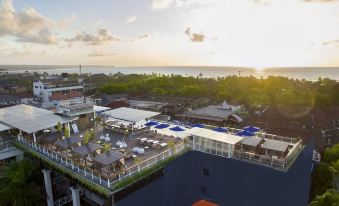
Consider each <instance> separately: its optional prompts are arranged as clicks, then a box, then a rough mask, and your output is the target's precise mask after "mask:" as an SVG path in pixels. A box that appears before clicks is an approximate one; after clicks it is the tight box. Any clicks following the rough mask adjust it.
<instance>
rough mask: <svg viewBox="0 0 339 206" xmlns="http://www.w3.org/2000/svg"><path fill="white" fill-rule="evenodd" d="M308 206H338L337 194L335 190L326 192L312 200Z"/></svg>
mask: <svg viewBox="0 0 339 206" xmlns="http://www.w3.org/2000/svg"><path fill="white" fill-rule="evenodd" d="M310 206H339V193H338V192H336V191H335V190H327V191H326V192H325V193H324V194H322V195H319V196H317V197H316V198H314V200H313V201H312V202H311V203H310Z"/></svg>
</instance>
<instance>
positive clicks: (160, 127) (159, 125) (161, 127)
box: [154, 124, 170, 129]
mask: <svg viewBox="0 0 339 206" xmlns="http://www.w3.org/2000/svg"><path fill="white" fill-rule="evenodd" d="M169 126H170V125H169V124H158V125H157V126H155V127H154V128H156V129H165V128H167V127H169Z"/></svg>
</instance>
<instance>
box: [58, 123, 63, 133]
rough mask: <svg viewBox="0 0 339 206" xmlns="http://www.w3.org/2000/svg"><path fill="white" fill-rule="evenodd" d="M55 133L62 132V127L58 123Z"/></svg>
mask: <svg viewBox="0 0 339 206" xmlns="http://www.w3.org/2000/svg"><path fill="white" fill-rule="evenodd" d="M57 131H58V132H61V131H62V125H61V123H60V122H58V124H57Z"/></svg>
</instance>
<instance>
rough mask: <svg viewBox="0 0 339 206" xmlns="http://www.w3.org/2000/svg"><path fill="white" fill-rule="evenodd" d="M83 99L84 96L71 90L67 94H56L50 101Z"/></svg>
mask: <svg viewBox="0 0 339 206" xmlns="http://www.w3.org/2000/svg"><path fill="white" fill-rule="evenodd" d="M79 97H83V95H82V94H80V93H79V92H77V91H74V90H71V91H70V92H69V93H67V94H62V93H61V92H56V93H54V94H53V95H52V96H50V97H49V99H50V100H66V99H73V98H79Z"/></svg>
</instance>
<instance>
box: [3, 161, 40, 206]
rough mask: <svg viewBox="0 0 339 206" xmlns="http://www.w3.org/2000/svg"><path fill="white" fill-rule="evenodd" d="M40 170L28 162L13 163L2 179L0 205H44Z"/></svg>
mask: <svg viewBox="0 0 339 206" xmlns="http://www.w3.org/2000/svg"><path fill="white" fill-rule="evenodd" d="M40 179H41V177H39V170H38V168H37V167H36V166H35V164H34V163H33V162H31V161H28V160H21V161H19V162H13V163H11V164H10V165H9V166H8V167H7V168H6V169H5V171H4V173H3V174H2V175H1V177H0V205H11V206H21V205H25V206H31V205H32V206H34V205H42V204H41V200H42V197H41V196H40V194H41V186H40V185H38V184H37V183H38V182H42V180H40Z"/></svg>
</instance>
